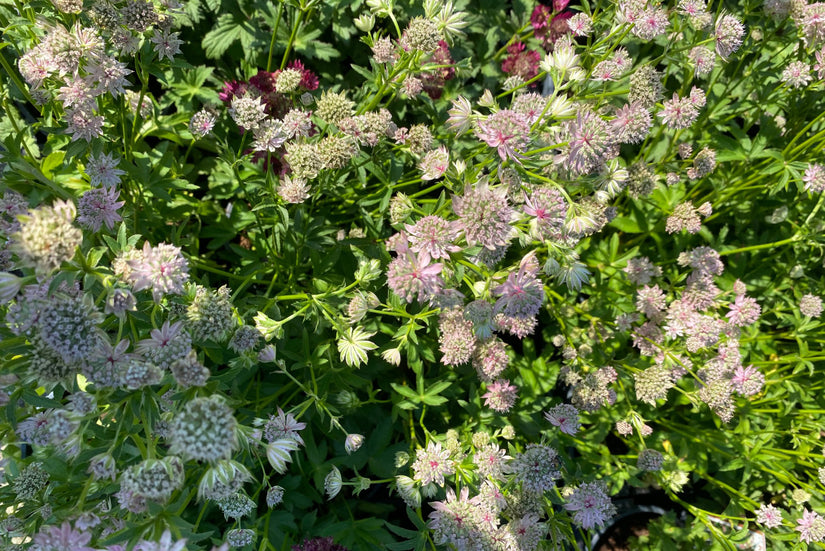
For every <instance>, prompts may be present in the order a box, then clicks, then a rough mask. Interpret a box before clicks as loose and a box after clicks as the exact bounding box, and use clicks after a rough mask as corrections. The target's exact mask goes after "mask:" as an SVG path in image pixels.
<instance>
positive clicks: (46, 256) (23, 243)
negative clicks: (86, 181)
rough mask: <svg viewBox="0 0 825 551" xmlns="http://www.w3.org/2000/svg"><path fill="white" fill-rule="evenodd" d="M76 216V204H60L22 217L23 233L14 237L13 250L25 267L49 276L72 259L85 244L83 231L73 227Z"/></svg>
mask: <svg viewBox="0 0 825 551" xmlns="http://www.w3.org/2000/svg"><path fill="white" fill-rule="evenodd" d="M75 213H76V211H75V207H74V204H73V203H71V202H66V201H56V202H55V203H54V204H53V205H52V206H41V207H38V208H36V209H33V210H31V211H29V213H28V214H26V215H20V216H18V219H19V220H20V231H18V232H17V233H14V234H12V235H11V238H12V243H11V249H12V250H13V251H14V252H16V253H17V255H18V256H19V257H20V260H21V262H22V264H23V265H24V266H28V267H32V268H34V269H35V271H36V272H37V273H38V274H40V275H46V274H48V273H50V272H51V271H53V270H56V269H57V268H59V267H60V265H61V264H62V263H63V262H64V261H67V260H70V259H71V258H72V257H73V256H74V252H75V249H76V248H77V247H78V246H79V245H80V243H81V242H82V241H83V234H82V233H81V231H80V229H78V228H77V227H75V226H74V225H73V224H72V221H73V220H74V217H75Z"/></svg>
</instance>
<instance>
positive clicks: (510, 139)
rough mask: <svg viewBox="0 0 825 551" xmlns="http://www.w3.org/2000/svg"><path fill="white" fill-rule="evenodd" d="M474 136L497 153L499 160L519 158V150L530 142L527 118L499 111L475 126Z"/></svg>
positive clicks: (515, 113) (510, 112) (516, 112)
mask: <svg viewBox="0 0 825 551" xmlns="http://www.w3.org/2000/svg"><path fill="white" fill-rule="evenodd" d="M476 136H478V139H480V140H482V141H483V142H485V143H486V144H487V145H489V146H490V147H492V148H495V149H496V150H497V151H498V155H499V157H501V160H502V161H503V160H506V159H513V160H514V161H518V159H519V158H520V157H521V155H520V154H519V152H518V151H519V150H522V149H524V147H525V146H526V145H527V144H528V142H529V140H530V124H529V123H528V121H527V117H526V116H525V115H523V114H521V113H519V112H518V111H513V110H511V109H501V110H499V111H496V112H495V113H493V114H492V115H490V116H489V117H487V118H486V119H484V120H479V121H478V123H477V124H476Z"/></svg>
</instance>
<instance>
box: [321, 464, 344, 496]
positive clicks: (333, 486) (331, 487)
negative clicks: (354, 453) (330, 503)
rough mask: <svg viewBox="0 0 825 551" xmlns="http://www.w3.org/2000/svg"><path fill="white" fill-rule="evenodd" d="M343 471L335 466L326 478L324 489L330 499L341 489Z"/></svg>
mask: <svg viewBox="0 0 825 551" xmlns="http://www.w3.org/2000/svg"><path fill="white" fill-rule="evenodd" d="M341 483H342V481H341V471H339V470H338V467H335V466H333V467H332V470H331V471H330V472H329V474H327V476H326V477H325V478H324V491H325V492H326V494H327V497H328V498H329V499H332V498H334V497H335V496H337V495H338V492H340V491H341Z"/></svg>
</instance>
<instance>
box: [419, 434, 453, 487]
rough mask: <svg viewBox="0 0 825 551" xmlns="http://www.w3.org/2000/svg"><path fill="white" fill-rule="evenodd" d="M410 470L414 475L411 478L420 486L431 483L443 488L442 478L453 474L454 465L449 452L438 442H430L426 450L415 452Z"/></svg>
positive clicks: (420, 449) (421, 449)
mask: <svg viewBox="0 0 825 551" xmlns="http://www.w3.org/2000/svg"><path fill="white" fill-rule="evenodd" d="M412 470H413V472H414V473H415V474H414V475H413V478H414V479H415V481H416V482H418V483H420V484H421V485H422V486H426V485H427V484H430V483H431V482H434V483H435V484H438V485H439V486H444V477H445V476H449V475H451V474H453V473H454V472H455V463H454V462H453V460H452V459H450V452H449V450H445V449H444V448H443V447H442V446H441V444H440V443H439V442H435V441H430V443H429V444H427V448H426V449H424V448H418V450H416V452H415V462H413V464H412Z"/></svg>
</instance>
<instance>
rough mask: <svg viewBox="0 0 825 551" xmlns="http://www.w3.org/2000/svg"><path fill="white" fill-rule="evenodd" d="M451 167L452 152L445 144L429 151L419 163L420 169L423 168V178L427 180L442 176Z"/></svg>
mask: <svg viewBox="0 0 825 551" xmlns="http://www.w3.org/2000/svg"><path fill="white" fill-rule="evenodd" d="M449 167H450V152H449V151H448V150H447V148H446V147H445V146H443V145H441V146H439V147H438V149H433V150H432V151H428V152H427V154H426V155H424V158H423V159H421V162H420V163H419V164H418V169H419V170H421V179H422V180H425V181H428V180H436V179H438V178H441V177H442V176H444V173H445V172H447V169H448V168H449Z"/></svg>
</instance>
